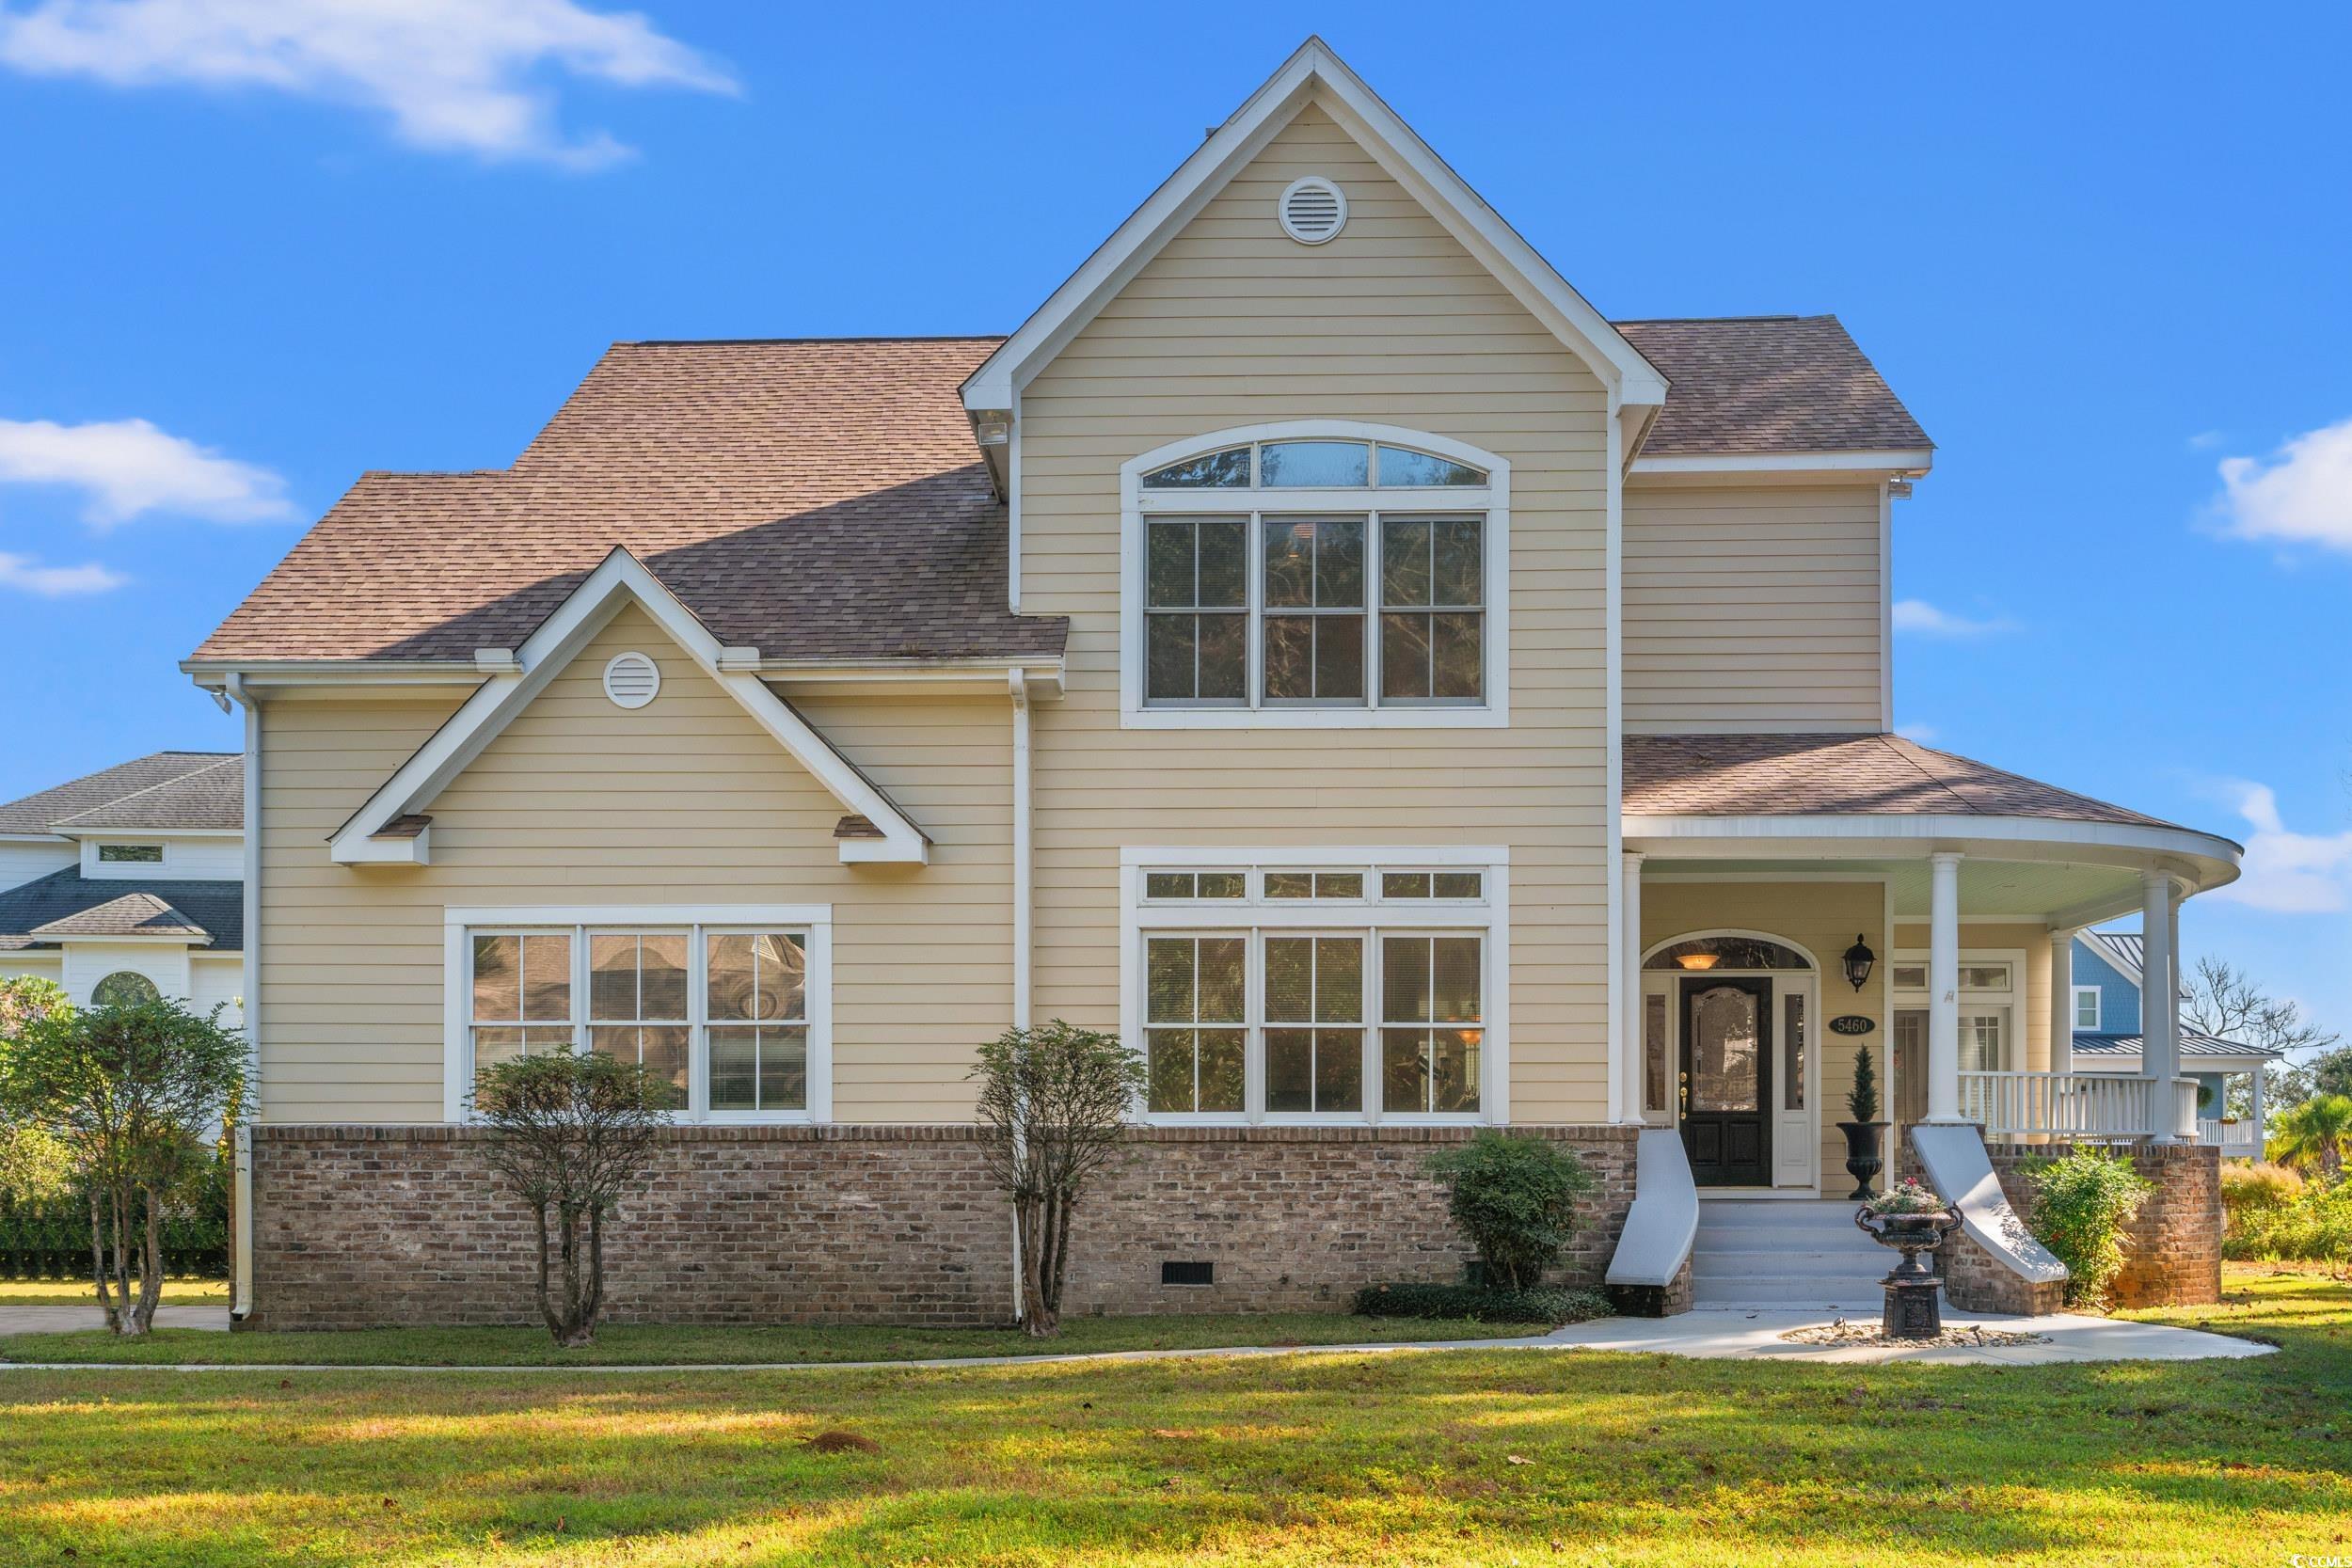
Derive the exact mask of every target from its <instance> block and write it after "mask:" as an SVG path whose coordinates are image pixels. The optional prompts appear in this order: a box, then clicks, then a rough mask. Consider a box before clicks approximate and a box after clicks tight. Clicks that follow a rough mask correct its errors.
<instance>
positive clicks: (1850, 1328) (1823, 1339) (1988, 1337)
mask: <svg viewBox="0 0 2352 1568" xmlns="http://www.w3.org/2000/svg"><path fill="white" fill-rule="evenodd" d="M1781 1338H1784V1339H1786V1340H1788V1342H1789V1343H1790V1344H1794V1345H1908V1346H1925V1345H2046V1344H2048V1343H2049V1342H2050V1337H2049V1336H2048V1335H2046V1334H2012V1333H2010V1332H2009V1331H2008V1330H2006V1329H1999V1328H1980V1327H1975V1326H1970V1327H1966V1328H1947V1329H1946V1330H1945V1331H1944V1332H1943V1333H1941V1334H1939V1335H1937V1336H1936V1337H1935V1338H1932V1339H1890V1338H1887V1337H1886V1334H1885V1331H1884V1330H1883V1329H1882V1328H1881V1327H1880V1326H1879V1325H1878V1324H1877V1323H1848V1322H1847V1321H1846V1320H1845V1319H1843V1318H1840V1319H1838V1320H1837V1321H1836V1323H1828V1324H1825V1325H1822V1326H1820V1327H1815V1328H1792V1329H1790V1330H1789V1331H1788V1333H1786V1334H1784V1335H1782V1336H1781Z"/></svg>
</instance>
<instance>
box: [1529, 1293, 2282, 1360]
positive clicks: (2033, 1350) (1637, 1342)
mask: <svg viewBox="0 0 2352 1568" xmlns="http://www.w3.org/2000/svg"><path fill="white" fill-rule="evenodd" d="M1834 1316H1835V1315H1834V1314H1831V1313H1825V1312H1820V1311H1804V1310H1792V1309H1788V1308H1779V1307H1711V1308H1710V1307H1702V1308H1700V1309H1699V1310H1697V1311H1695V1312H1685V1313H1683V1314H1681V1315H1680V1316H1679V1317H1673V1318H1600V1319H1597V1320H1596V1321H1594V1322H1592V1323H1574V1324H1571V1325H1570V1326H1568V1327H1566V1328H1564V1329H1561V1330H1559V1331H1558V1332H1556V1333H1554V1334H1552V1335H1550V1336H1549V1337H1548V1338H1546V1339H1545V1340H1544V1343H1546V1344H1551V1345H1569V1346H1575V1347H1577V1348H1580V1349H1583V1350H1614V1351H1648V1352H1651V1353H1653V1354H1655V1353H1659V1352H1663V1353H1664V1354H1669V1355H1692V1356H1704V1357H1710V1358H1712V1357H1730V1358H1734V1359H1751V1360H1770V1361H1929V1362H1935V1363H1939V1364H1944V1365H1963V1364H1971V1363H1973V1364H1978V1365H1985V1366H1996V1367H2029V1366H2041V1365H2046V1364H2048V1363H2051V1362H2058V1361H2197V1360H2202V1359H2204V1358H2206V1357H2208V1356H2233V1357H2234V1356H2249V1355H2268V1354H2271V1352H2272V1351H2274V1350H2276V1349H2277V1348H2278V1347H2277V1346H2275V1345H2260V1344H2256V1343H2255V1342H2254V1341H2252V1340H2251V1339H2238V1338H2232V1337H2231V1336H2229V1335H2226V1334H2207V1333H2204V1332H2202V1331H2201V1330H2198V1329H2193V1328H2167V1327H2165V1326H2163V1325H2162V1324H2160V1323H2125V1322H2122V1321H2121V1320H2118V1319H2115V1318H2093V1317H2087V1316H2084V1315H2082V1314H2079V1313H2073V1312H2060V1313H2055V1314H2053V1315H2051V1316H2049V1317H2046V1318H1996V1317H1986V1316H1982V1315H1979V1314H1977V1313H1972V1312H1953V1311H1947V1312H1946V1313H1945V1314H1944V1326H1945V1327H1946V1328H1947V1329H1949V1328H1972V1327H1983V1328H1987V1329H1998V1330H2000V1331H2002V1332H2004V1333H2008V1334H2039V1335H2042V1336H2043V1337H2044V1338H2047V1339H2048V1340H2049V1341H2050V1342H2049V1343H2048V1344H2042V1345H1923V1346H1920V1347H1917V1348H1915V1349H1907V1348H1900V1347H1896V1346H1887V1345H1805V1344H1791V1343H1790V1342H1789V1341H1788V1340H1786V1339H1783V1338H1781V1336H1782V1335H1783V1334H1786V1333H1788V1331H1789V1330H1790V1329H1795V1328H1811V1327H1814V1326H1817V1325H1819V1324H1822V1323H1829V1322H1830V1321H1831V1320H1832V1318H1833V1317H1834ZM1876 1319H1877V1314H1876V1313H1874V1312H1873V1313H1868V1314H1864V1313H1859V1312H1856V1313H1849V1314H1847V1315H1846V1321H1847V1322H1848V1323H1857V1322H1875V1321H1876Z"/></svg>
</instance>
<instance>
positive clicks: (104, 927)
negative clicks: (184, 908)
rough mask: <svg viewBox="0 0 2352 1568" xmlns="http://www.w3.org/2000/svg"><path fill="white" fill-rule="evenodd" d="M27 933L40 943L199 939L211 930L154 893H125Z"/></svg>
mask: <svg viewBox="0 0 2352 1568" xmlns="http://www.w3.org/2000/svg"><path fill="white" fill-rule="evenodd" d="M26 934H27V935H30V936H33V937H37V938H39V939H40V940H41V941H43V942H60V941H63V940H64V939H66V938H68V937H186V938H187V939H188V940H189V941H191V942H202V941H204V940H205V939H206V938H207V937H209V936H210V935H211V934H212V933H211V932H209V931H207V930H205V929H204V927H201V926H199V925H198V924H197V923H196V922H195V921H193V920H191V919H189V918H188V917H187V916H186V915H184V914H182V913H181V912H180V911H178V910H175V909H173V908H172V907H171V906H170V905H169V904H168V903H167V902H165V901H164V900H163V899H161V898H159V897H157V896H156V895H154V894H151V893H126V894H124V895H122V896H121V897H119V898H114V899H109V900H108V901H107V902H105V903H103V904H99V905H96V906H94V907H92V908H90V909H87V910H77V911H74V912H73V913H72V914H69V915H63V916H60V917H59V918H57V919H56V920H52V921H49V922H48V923H47V924H45V925H40V926H36V927H33V928H32V930H31V931H30V932H28V933H26Z"/></svg>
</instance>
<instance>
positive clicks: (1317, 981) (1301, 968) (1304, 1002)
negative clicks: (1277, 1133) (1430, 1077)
mask: <svg viewBox="0 0 2352 1568" xmlns="http://www.w3.org/2000/svg"><path fill="white" fill-rule="evenodd" d="M1264 942H1265V998H1264V1004H1263V1005H1264V1008H1265V1108H1266V1109H1267V1110H1268V1111H1271V1112H1277V1113H1292V1112H1304V1113H1327V1112H1333V1111H1361V1110H1362V1109H1363V1108H1364V939H1363V938H1362V937H1360V936H1354V935H1350V936H1273V935H1269V936H1267V937H1266V938H1265V939H1264Z"/></svg>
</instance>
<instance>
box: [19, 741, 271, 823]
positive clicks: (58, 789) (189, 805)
mask: <svg viewBox="0 0 2352 1568" xmlns="http://www.w3.org/2000/svg"><path fill="white" fill-rule="evenodd" d="M237 762H238V756H237V753H236V752H151V753H149V754H148V755H146V756H143V757H138V758H135V760H133V761H130V762H120V763H117V764H115V766H114V767H112V768H101V769H100V770H99V771H97V772H95V773H86V774H84V775H83V776H82V777H80V778H78V779H73V780H70V781H68V782H67V783H65V784H55V785H52V786H51V787H49V788H47V789H44V790H41V791H40V792H38V793H36V794H32V795H27V796H25V797H24V799H23V800H10V801H8V803H6V804H5V805H0V833H48V832H56V831H58V829H59V828H61V827H65V826H67V825H69V824H70V825H71V827H72V829H73V830H74V831H79V830H81V829H84V828H91V829H96V828H112V827H121V828H154V829H165V828H182V829H194V828H240V827H243V826H244V825H245V769H244V768H241V767H237V766H234V765H235V764H236V763H237ZM183 783H184V784H185V785H186V788H185V789H180V788H177V787H175V786H177V785H180V784H183ZM118 806H119V807H120V808H121V811H120V813H119V816H120V819H119V820H118V819H117V817H118V814H117V812H116V808H117V807H118Z"/></svg>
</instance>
